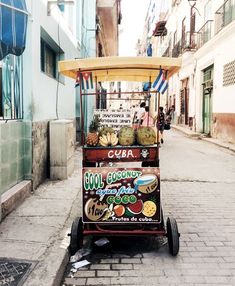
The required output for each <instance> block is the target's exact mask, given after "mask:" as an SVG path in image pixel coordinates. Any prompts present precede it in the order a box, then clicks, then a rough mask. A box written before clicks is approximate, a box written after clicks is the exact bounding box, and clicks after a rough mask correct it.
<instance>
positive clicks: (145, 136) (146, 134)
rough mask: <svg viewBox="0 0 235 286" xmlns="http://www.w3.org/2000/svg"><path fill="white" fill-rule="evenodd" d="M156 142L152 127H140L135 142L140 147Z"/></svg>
mask: <svg viewBox="0 0 235 286" xmlns="http://www.w3.org/2000/svg"><path fill="white" fill-rule="evenodd" d="M155 141H156V134H155V131H154V129H153V128H152V127H140V128H138V130H137V142H138V143H139V144H140V145H152V144H154V143H155Z"/></svg>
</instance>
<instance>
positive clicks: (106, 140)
mask: <svg viewBox="0 0 235 286" xmlns="http://www.w3.org/2000/svg"><path fill="white" fill-rule="evenodd" d="M99 144H100V145H101V146H104V147H106V146H116V145H117V144H118V137H117V134H116V133H111V134H110V133H109V132H108V133H107V135H105V134H103V135H102V136H99Z"/></svg>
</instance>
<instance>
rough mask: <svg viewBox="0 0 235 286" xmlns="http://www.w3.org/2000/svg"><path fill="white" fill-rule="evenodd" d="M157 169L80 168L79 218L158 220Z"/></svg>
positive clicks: (97, 219)
mask: <svg viewBox="0 0 235 286" xmlns="http://www.w3.org/2000/svg"><path fill="white" fill-rule="evenodd" d="M160 212H161V207H160V171H159V168H83V221H84V222H89V223H92V222H93V223H97V222H99V223H154V222H158V223H159V222H160V218H161V214H160Z"/></svg>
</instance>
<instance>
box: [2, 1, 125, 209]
mask: <svg viewBox="0 0 235 286" xmlns="http://www.w3.org/2000/svg"><path fill="white" fill-rule="evenodd" d="M69 2H71V1H69ZM119 2H120V1H111V0H110V1H95V0H86V1H85V0H78V1H74V3H73V4H72V5H68V4H57V3H56V2H55V1H47V0H39V1H30V0H26V5H27V11H28V13H29V15H28V27H27V36H26V49H25V51H24V53H23V55H22V56H20V57H16V56H13V55H8V56H6V57H5V58H4V59H3V60H2V61H0V100H1V102H0V106H1V108H0V138H1V141H0V147H1V152H0V155H1V157H0V162H1V172H0V198H1V197H2V196H5V195H6V193H7V192H8V191H9V190H10V189H11V188H12V187H14V188H15V187H16V186H17V185H18V184H19V183H20V184H21V185H22V182H26V184H27V188H28V189H29V190H34V189H35V188H37V187H38V186H39V185H40V184H41V183H42V182H43V181H44V180H45V179H46V178H48V177H49V167H50V166H49V162H50V150H49V140H50V138H49V123H50V121H52V120H56V119H70V120H72V121H73V122H74V130H75V125H77V130H78V131H80V96H79V89H75V88H74V86H75V82H74V81H73V80H71V79H70V78H67V77H64V76H62V75H61V74H59V72H58V61H60V60H65V59H75V58H84V57H95V56H97V55H98V51H99V50H103V51H106V50H107V53H105V54H102V56H108V55H113V54H117V40H118V33H117V30H118V29H117V26H118V21H119V20H120V19H119V20H118V16H119V17H120V10H119V9H120V3H119ZM117 3H119V5H117ZM114 11H115V13H114ZM110 16H112V18H111V19H112V21H113V26H110V27H109V20H110V18H109V17H110ZM104 18H105V19H104ZM97 19H98V20H99V21H98V20H97ZM101 23H102V27H103V28H102V33H103V39H102V37H101V29H100V27H101ZM98 24H99V25H98ZM104 27H105V29H104ZM108 27H109V28H108ZM114 28H115V29H114ZM106 34H107V35H106ZM101 39H102V40H101ZM101 42H102V43H101ZM100 45H101V46H102V48H99V47H100ZM96 102H97V99H96V97H95V96H94V97H89V98H87V99H86V104H85V105H84V113H85V115H86V116H87V120H88V121H89V116H91V115H90V114H91V113H92V112H91V111H92V110H93V109H94V108H95V107H96ZM76 123H77V124H76ZM74 134H75V132H74ZM19 200H20V199H19ZM0 213H1V212H0Z"/></svg>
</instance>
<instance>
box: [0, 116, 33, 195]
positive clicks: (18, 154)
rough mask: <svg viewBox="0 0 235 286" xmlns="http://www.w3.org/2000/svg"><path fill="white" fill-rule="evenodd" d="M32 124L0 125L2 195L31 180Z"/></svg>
mask: <svg viewBox="0 0 235 286" xmlns="http://www.w3.org/2000/svg"><path fill="white" fill-rule="evenodd" d="M31 134H32V124H31V122H21V121H7V122H6V123H5V122H1V123H0V195H1V194H2V193H4V192H5V191H6V190H8V189H9V188H11V187H12V186H14V185H16V184H17V183H19V182H20V181H22V180H24V179H31V170H32V138H31Z"/></svg>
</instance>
